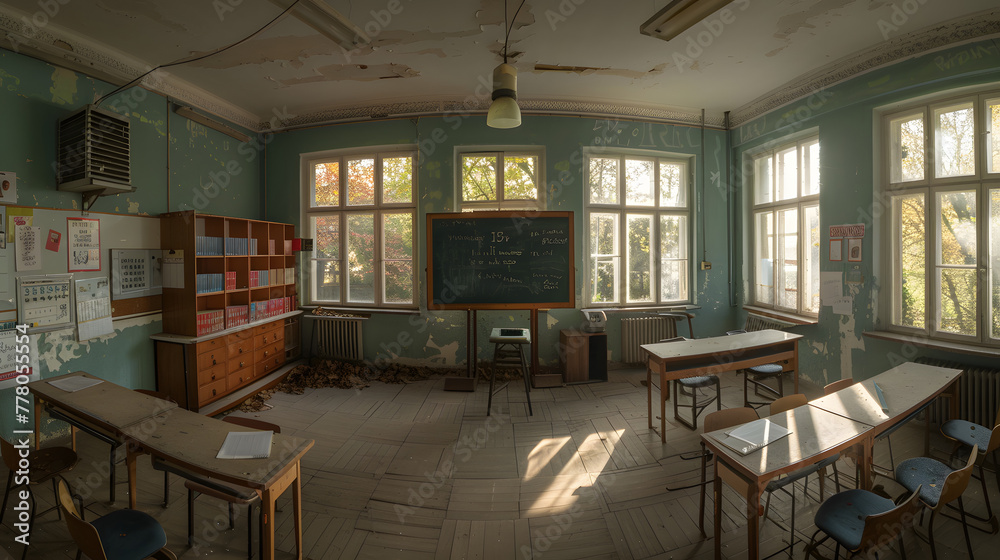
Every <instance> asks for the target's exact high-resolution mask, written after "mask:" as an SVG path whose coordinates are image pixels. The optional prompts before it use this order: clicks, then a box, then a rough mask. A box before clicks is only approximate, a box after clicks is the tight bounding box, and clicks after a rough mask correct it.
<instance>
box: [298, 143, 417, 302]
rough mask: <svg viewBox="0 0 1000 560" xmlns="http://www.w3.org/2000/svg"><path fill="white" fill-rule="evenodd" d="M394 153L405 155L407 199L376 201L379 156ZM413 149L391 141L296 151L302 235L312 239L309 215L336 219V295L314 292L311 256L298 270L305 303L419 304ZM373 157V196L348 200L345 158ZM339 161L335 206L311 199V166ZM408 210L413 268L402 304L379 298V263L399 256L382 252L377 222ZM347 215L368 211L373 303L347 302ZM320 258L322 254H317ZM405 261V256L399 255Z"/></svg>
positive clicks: (382, 285) (381, 270)
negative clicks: (301, 271)
mask: <svg viewBox="0 0 1000 560" xmlns="http://www.w3.org/2000/svg"><path fill="white" fill-rule="evenodd" d="M394 157H409V158H410V159H411V165H412V170H411V174H412V175H411V176H412V178H413V184H412V187H411V192H410V200H409V201H407V202H391V203H390V202H384V201H383V200H382V196H383V188H382V161H383V160H384V159H389V158H394ZM418 157H419V154H418V152H417V147H416V146H412V145H393V146H376V147H368V148H355V149H346V150H330V151H323V152H313V153H308V154H302V155H301V156H300V161H301V171H300V177H301V184H302V213H301V219H302V221H301V223H302V230H303V235H304V236H305V237H308V238H312V239H314V240H315V239H317V236H316V232H315V231H314V230H313V218H317V217H336V218H337V219H338V220H339V224H340V226H339V227H340V229H339V236H340V239H339V258H338V259H337V260H338V261H339V262H340V284H339V285H340V290H339V291H340V294H339V298H338V300H336V301H335V300H327V299H320V298H319V297H318V296H317V293H316V290H317V282H316V277H315V276H316V274H317V271H316V269H315V267H316V263H317V261H319V260H320V259H318V258H315V257H312V258H310V260H309V263H308V264H307V265H305V273H304V274H303V275H302V276H303V278H306V279H307V280H306V282H307V286H306V289H305V294H306V301H307V303H308V304H309V305H329V306H335V307H362V308H371V307H379V308H399V309H416V308H417V307H418V305H419V301H420V295H419V293H418V291H417V287H418V277H419V274H418V272H417V265H418V262H419V246H420V245H419V240H418V238H419V236H418V232H419V228H418V226H417V203H416V201H417V188H418V186H417V161H418ZM368 158H374V160H375V189H374V190H375V195H374V201H373V203H372V204H352V205H348V204H347V202H348V188H347V187H348V185H347V179H348V173H347V165H348V161H350V160H356V159H368ZM332 161H339V162H340V177H339V181H340V186H339V204H338V205H336V206H321V205H314V204H313V201H314V199H313V193H314V182H315V177H314V169H315V165H317V164H320V163H324V162H332ZM406 213H408V214H409V215H410V220H411V222H410V223H411V228H412V236H413V254H412V256H411V259H412V265H411V266H412V270H413V284H412V286H411V291H410V293H411V301H410V302H406V303H396V302H386V301H385V294H384V292H385V282H384V281H383V280H384V278H385V277H386V272H385V266H386V263H388V262H394V261H400V260H401V259H392V258H388V257H386V250H385V247H384V241H383V239H384V236H383V231H382V230H383V224H384V219H383V217H384V216H385V215H389V214H406ZM352 214H372V215H373V219H374V221H375V223H374V232H375V233H374V240H373V243H374V255H375V257H374V262H373V263H372V265H373V269H374V279H373V291H374V293H373V300H374V301H373V302H351V301H348V299H347V298H348V293H349V292H348V288H349V286H348V281H349V276H348V270H347V259H348V254H347V241H348V235H347V219H348V216H350V215H352ZM323 260H325V259H323ZM402 260H405V259H402Z"/></svg>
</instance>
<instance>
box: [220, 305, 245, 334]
mask: <svg viewBox="0 0 1000 560" xmlns="http://www.w3.org/2000/svg"><path fill="white" fill-rule="evenodd" d="M249 322H250V306H248V305H230V306H228V307H226V328H227V329H231V328H233V327H238V326H240V325H245V324H247V323H249Z"/></svg>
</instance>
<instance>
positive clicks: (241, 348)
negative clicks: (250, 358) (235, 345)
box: [240, 346, 243, 354]
mask: <svg viewBox="0 0 1000 560" xmlns="http://www.w3.org/2000/svg"><path fill="white" fill-rule="evenodd" d="M242 353H243V347H242V346H240V354H242Z"/></svg>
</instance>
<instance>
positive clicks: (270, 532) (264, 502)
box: [260, 488, 278, 560]
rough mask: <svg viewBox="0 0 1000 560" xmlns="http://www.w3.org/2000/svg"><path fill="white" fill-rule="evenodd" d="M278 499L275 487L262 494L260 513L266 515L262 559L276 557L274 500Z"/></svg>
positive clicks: (262, 528)
mask: <svg viewBox="0 0 1000 560" xmlns="http://www.w3.org/2000/svg"><path fill="white" fill-rule="evenodd" d="M277 499H278V493H277V492H274V491H273V489H271V488H268V489H265V490H264V495H263V496H261V500H260V507H261V511H260V514H261V515H263V516H264V523H263V525H262V526H261V529H260V540H261V548H262V549H263V550H261V560H271V559H272V558H274V502H275V501H276V500H277Z"/></svg>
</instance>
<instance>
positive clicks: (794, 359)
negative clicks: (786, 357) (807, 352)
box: [778, 340, 799, 393]
mask: <svg viewBox="0 0 1000 560" xmlns="http://www.w3.org/2000/svg"><path fill="white" fill-rule="evenodd" d="M792 344H794V345H795V351H794V352H793V353H792V367H793V368H794V370H793V372H792V380H793V381H794V382H795V392H796V393H798V392H799V342H798V341H797V340H796V341H793V342H792ZM778 383H781V378H780V377H779V378H778Z"/></svg>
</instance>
